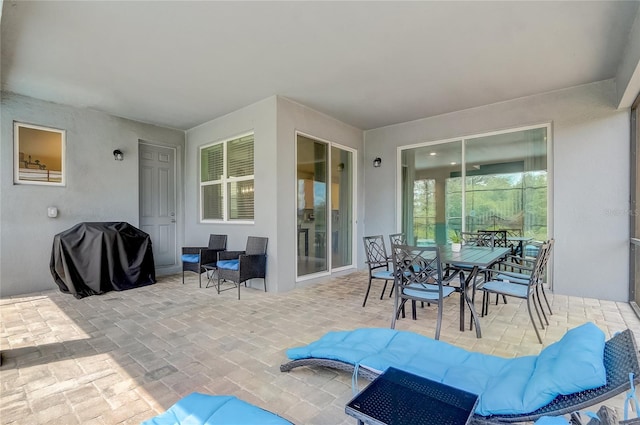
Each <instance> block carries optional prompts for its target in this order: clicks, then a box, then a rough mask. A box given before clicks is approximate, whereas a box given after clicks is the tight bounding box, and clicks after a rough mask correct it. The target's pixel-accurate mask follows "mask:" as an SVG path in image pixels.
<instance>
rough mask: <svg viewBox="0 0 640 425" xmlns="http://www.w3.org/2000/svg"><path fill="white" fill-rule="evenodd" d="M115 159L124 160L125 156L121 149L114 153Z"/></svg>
mask: <svg viewBox="0 0 640 425" xmlns="http://www.w3.org/2000/svg"><path fill="white" fill-rule="evenodd" d="M113 159H115V160H116V161H122V160H123V159H124V155H123V153H122V151H121V150H120V149H116V150H114V151H113Z"/></svg>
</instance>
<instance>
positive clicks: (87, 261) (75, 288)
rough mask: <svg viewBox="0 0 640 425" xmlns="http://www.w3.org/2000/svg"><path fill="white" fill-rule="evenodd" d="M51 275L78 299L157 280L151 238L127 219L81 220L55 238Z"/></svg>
mask: <svg viewBox="0 0 640 425" xmlns="http://www.w3.org/2000/svg"><path fill="white" fill-rule="evenodd" d="M49 266H50V269H51V274H52V275H53V279H54V280H55V282H56V283H57V284H58V286H59V287H60V291H62V292H64V293H70V294H73V295H74V296H75V297H76V298H82V297H86V296H89V295H96V294H102V293H104V292H108V291H112V290H116V291H123V290H125V289H131V288H136V287H139V286H145V285H151V284H152V283H155V282H156V274H155V267H154V262H153V251H152V250H151V238H150V237H149V235H148V234H147V233H145V232H143V231H142V230H140V229H138V228H136V227H134V226H132V225H130V224H129V223H125V222H108V223H80V224H78V225H76V226H74V227H72V228H70V229H68V230H65V231H64V232H61V233H58V234H57V235H55V237H54V239H53V248H52V250H51V263H50V265H49Z"/></svg>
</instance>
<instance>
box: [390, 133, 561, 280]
mask: <svg viewBox="0 0 640 425" xmlns="http://www.w3.org/2000/svg"><path fill="white" fill-rule="evenodd" d="M538 128H546V132H547V146H546V148H547V238H550V237H551V235H553V234H554V228H553V207H554V206H553V199H554V197H553V186H554V175H553V143H552V140H553V125H552V123H551V122H545V123H540V124H532V125H528V126H522V127H513V128H508V129H504V130H498V131H490V132H486V133H477V134H472V135H467V136H460V137H451V138H448V139H441V140H435V141H431V142H421V143H415V144H411V145H403V146H398V147H397V148H396V214H395V220H396V222H395V229H396V232H402V214H403V205H402V151H404V150H408V149H415V148H422V147H426V146H434V145H441V144H445V143H454V142H462V146H461V149H462V154H461V164H460V171H461V177H462V203H463V206H464V205H465V202H466V194H465V192H466V158H465V148H466V143H465V142H466V141H468V140H471V139H476V138H480V137H489V136H496V135H501V134H507V133H514V132H518V131H526V130H532V129H538ZM465 226H466V217H465V214H462V228H463V229H464V228H465ZM549 261H550V265H549V270H553V257H552V258H551V259H550V260H549ZM552 276H553V273H549V274H548V281H547V284H548V285H549V288H551V289H552V288H553V278H552Z"/></svg>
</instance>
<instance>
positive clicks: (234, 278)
mask: <svg viewBox="0 0 640 425" xmlns="http://www.w3.org/2000/svg"><path fill="white" fill-rule="evenodd" d="M268 242H269V239H268V238H261V237H257V236H249V237H248V238H247V247H246V249H245V250H244V251H221V252H219V253H218V262H217V266H218V293H220V292H221V290H220V283H221V281H223V280H224V281H227V282H232V283H235V286H236V287H237V288H238V299H240V286H241V284H242V283H244V284H245V286H246V285H247V281H248V280H249V279H262V280H263V281H264V292H267V277H266V276H267V243H268ZM228 289H233V288H228ZM225 290H226V289H225Z"/></svg>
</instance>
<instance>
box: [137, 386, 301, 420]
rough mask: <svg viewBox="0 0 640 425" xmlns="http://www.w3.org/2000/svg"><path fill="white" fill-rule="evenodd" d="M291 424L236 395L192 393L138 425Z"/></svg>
mask: <svg viewBox="0 0 640 425" xmlns="http://www.w3.org/2000/svg"><path fill="white" fill-rule="evenodd" d="M215 424H219V425H230V424H233V425H257V424H260V425H293V424H292V423H291V422H289V421H287V420H286V419H284V418H282V417H280V416H278V415H276V414H275V413H271V412H269V411H267V410H264V409H261V408H259V407H258V406H254V405H253V404H250V403H247V402H246V401H243V400H240V399H239V398H237V397H234V396H229V395H223V396H213V395H207V394H201V393H191V394H189V395H188V396H186V397H185V398H183V399H182V400H179V401H178V402H177V403H176V404H174V405H173V406H171V407H170V408H169V409H168V410H167V411H166V412H164V413H162V414H160V415H158V416H156V417H153V418H151V419H149V420H146V421H144V422H142V424H141V425H215Z"/></svg>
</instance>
